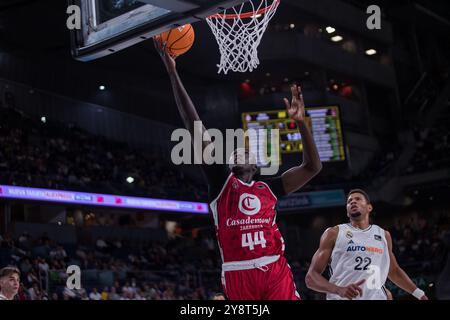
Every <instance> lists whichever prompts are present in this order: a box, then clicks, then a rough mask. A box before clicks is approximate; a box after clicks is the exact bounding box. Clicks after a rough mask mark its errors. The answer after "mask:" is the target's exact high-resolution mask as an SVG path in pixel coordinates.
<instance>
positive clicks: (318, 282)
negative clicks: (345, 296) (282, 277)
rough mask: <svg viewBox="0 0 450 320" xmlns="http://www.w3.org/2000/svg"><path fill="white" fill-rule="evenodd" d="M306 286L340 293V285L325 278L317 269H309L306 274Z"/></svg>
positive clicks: (319, 290) (326, 291)
mask: <svg viewBox="0 0 450 320" xmlns="http://www.w3.org/2000/svg"><path fill="white" fill-rule="evenodd" d="M305 282H306V286H307V287H308V288H309V289H311V290H314V291H317V292H322V293H332V294H337V293H338V291H337V290H338V286H336V285H335V284H333V283H331V282H329V281H328V280H327V279H325V278H324V277H323V276H322V275H321V274H320V273H318V272H316V271H309V272H308V274H307V275H306V279H305Z"/></svg>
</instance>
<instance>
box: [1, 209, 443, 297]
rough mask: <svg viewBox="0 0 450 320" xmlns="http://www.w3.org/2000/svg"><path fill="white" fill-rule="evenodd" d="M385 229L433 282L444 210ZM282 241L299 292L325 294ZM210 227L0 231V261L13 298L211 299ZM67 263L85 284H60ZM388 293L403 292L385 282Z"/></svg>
mask: <svg viewBox="0 0 450 320" xmlns="http://www.w3.org/2000/svg"><path fill="white" fill-rule="evenodd" d="M389 231H390V232H391V234H392V237H393V245H394V253H395V255H396V257H397V259H398V262H399V264H400V265H401V266H402V268H403V269H404V270H405V271H406V272H407V273H408V274H409V275H410V276H411V277H412V278H413V279H414V281H415V282H416V283H418V284H419V285H422V286H423V285H427V286H428V284H429V283H432V282H433V281H436V279H437V276H438V275H439V274H440V273H441V272H442V270H443V268H444V266H445V264H446V263H447V257H448V252H449V243H447V242H446V240H445V239H447V238H448V237H449V231H450V219H449V215H448V214H446V215H441V216H438V217H437V218H433V219H431V218H425V217H419V218H416V219H403V220H400V219H398V220H396V221H395V223H394V224H393V226H392V228H389ZM295 248H296V247H295V246H292V245H290V246H289V245H288V249H290V250H288V252H287V254H286V255H287V258H288V261H289V263H290V265H291V268H292V270H293V273H294V277H295V280H296V283H297V287H298V290H299V292H300V294H301V296H302V297H303V299H306V300H319V299H323V298H324V295H322V294H318V293H315V292H312V291H310V290H308V289H307V288H306V287H305V285H304V278H305V275H306V272H307V270H308V267H309V261H308V260H307V259H303V260H302V259H301V258H299V257H296V256H295V254H292V253H295V251H296V249H295ZM218 251H219V250H218V247H217V245H216V242H215V238H214V236H213V232H211V230H209V229H207V230H206V231H201V232H192V233H189V232H188V233H185V234H184V235H179V236H177V237H175V238H173V239H170V240H167V241H165V242H155V241H153V242H151V241H147V242H144V241H143V242H140V243H139V244H138V245H136V244H135V243H133V244H131V243H127V241H125V240H121V239H114V238H112V239H103V238H98V239H96V240H95V241H93V242H89V243H83V244H77V245H64V246H63V245H61V244H58V243H56V242H55V241H53V240H52V239H50V238H49V237H48V236H47V235H46V234H43V235H42V236H41V237H38V238H34V239H33V238H32V237H30V235H29V234H27V233H26V232H25V233H23V234H21V235H20V236H19V237H17V238H13V237H12V236H10V235H4V236H3V237H0V265H1V266H5V265H15V266H17V267H18V268H19V269H20V271H21V273H22V275H21V279H22V287H21V290H20V294H19V297H18V299H31V300H47V299H48V300H52V299H65V300H71V299H84V300H131V299H132V300H147V299H148V300H177V299H194V300H204V299H211V298H212V297H213V296H214V294H216V293H217V292H220V291H221V290H222V288H221V284H220V265H221V261H220V257H219V254H218ZM69 265H77V266H79V267H80V269H81V271H82V275H83V279H82V283H83V288H82V289H80V290H69V289H68V288H67V287H66V281H67V277H68V275H67V274H66V269H67V267H68V266H69ZM389 287H390V289H391V290H392V291H393V293H394V297H397V298H401V297H407V294H405V293H404V292H402V291H401V290H398V289H396V288H395V287H394V286H392V285H391V286H389Z"/></svg>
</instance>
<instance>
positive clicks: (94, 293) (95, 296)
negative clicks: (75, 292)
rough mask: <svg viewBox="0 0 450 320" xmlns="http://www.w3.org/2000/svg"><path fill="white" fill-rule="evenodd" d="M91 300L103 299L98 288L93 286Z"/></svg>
mask: <svg viewBox="0 0 450 320" xmlns="http://www.w3.org/2000/svg"><path fill="white" fill-rule="evenodd" d="M89 299H90V300H101V299H102V295H101V294H100V293H99V292H98V291H97V288H95V287H94V288H92V292H91V293H90V294H89Z"/></svg>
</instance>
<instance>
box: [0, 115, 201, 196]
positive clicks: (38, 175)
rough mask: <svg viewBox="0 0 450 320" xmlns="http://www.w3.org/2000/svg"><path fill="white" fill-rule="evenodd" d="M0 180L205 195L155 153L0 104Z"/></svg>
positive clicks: (96, 189)
mask: <svg viewBox="0 0 450 320" xmlns="http://www.w3.org/2000/svg"><path fill="white" fill-rule="evenodd" d="M129 177H131V178H133V180H134V181H133V182H132V183H129V182H128V181H127V179H128V178H129ZM0 181H1V183H3V184H10V185H21V186H29V187H41V188H52V189H70V190H75V191H78V190H79V191H88V192H89V191H91V192H103V193H112V194H125V195H134V196H145V197H156V198H164V199H165V198H172V199H174V198H175V199H183V200H200V199H205V198H206V187H205V186H204V185H202V183H201V182H199V181H193V180H192V179H190V178H189V177H187V176H185V174H184V173H183V171H182V170H180V169H179V168H176V167H175V166H172V165H171V164H170V161H167V160H165V159H162V158H161V157H159V156H158V154H157V153H154V154H149V153H147V152H144V151H141V150H136V149H133V148H131V147H130V146H128V145H127V144H125V143H119V142H113V141H109V140H107V139H105V138H104V137H101V136H94V135H92V134H89V133H87V132H85V131H83V130H81V129H79V128H77V127H75V126H64V125H63V124H59V123H51V122H49V121H47V120H46V122H45V123H44V122H42V121H37V120H34V119H31V118H28V117H26V116H25V115H23V114H21V113H19V112H18V111H16V110H14V109H6V108H0ZM180 182H184V183H180Z"/></svg>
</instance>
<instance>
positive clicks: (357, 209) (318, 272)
mask: <svg viewBox="0 0 450 320" xmlns="http://www.w3.org/2000/svg"><path fill="white" fill-rule="evenodd" d="M372 210H373V207H372V205H371V203H370V199H369V196H368V195H367V193H366V192H364V191H363V190H361V189H355V190H352V191H350V192H349V194H348V197H347V216H348V218H349V219H350V222H349V223H347V224H340V225H338V226H335V227H332V228H328V229H327V230H326V231H325V232H324V234H323V235H322V237H321V239H320V245H319V249H318V250H317V251H316V253H315V254H314V256H313V258H312V261H311V265H310V267H309V270H308V273H307V275H306V279H305V281H306V286H307V287H308V288H310V289H312V290H315V291H318V292H323V293H326V294H327V300H347V299H350V300H388V295H387V293H386V291H385V289H384V284H385V282H386V279H387V278H389V279H390V280H391V281H392V282H393V283H394V284H395V285H397V286H398V287H400V288H402V289H403V290H405V291H406V292H408V293H410V294H412V295H413V296H414V297H416V298H417V299H420V300H428V298H427V296H426V295H425V293H424V292H423V291H422V290H420V289H419V288H417V286H416V285H415V284H414V282H413V281H412V280H411V279H410V278H409V276H408V275H407V274H406V273H405V271H403V269H402V268H400V266H399V265H398V263H397V260H396V259H395V256H394V254H393V253H392V238H391V235H390V234H389V232H388V231H386V230H383V229H382V228H380V227H379V226H377V225H371V224H370V222H369V216H370V213H371V212H372ZM327 265H329V267H330V273H331V277H330V280H327V279H326V278H325V277H323V276H322V273H323V272H324V270H325V268H326V266H327Z"/></svg>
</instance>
